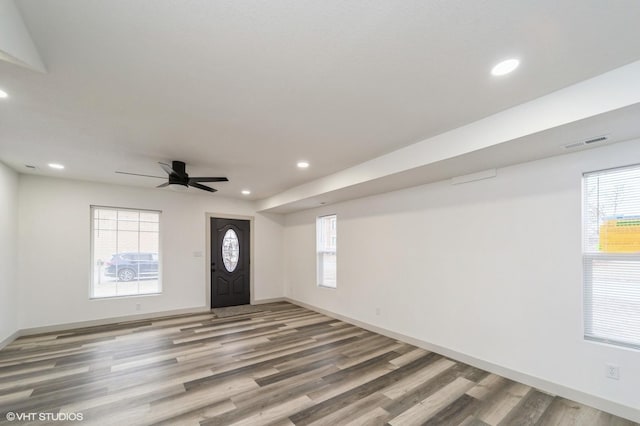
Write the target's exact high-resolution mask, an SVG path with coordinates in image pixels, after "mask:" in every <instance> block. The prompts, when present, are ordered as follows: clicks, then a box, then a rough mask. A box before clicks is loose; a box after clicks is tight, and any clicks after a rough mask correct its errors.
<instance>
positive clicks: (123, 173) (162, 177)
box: [116, 170, 167, 179]
mask: <svg viewBox="0 0 640 426" xmlns="http://www.w3.org/2000/svg"><path fill="white" fill-rule="evenodd" d="M116 173H119V174H121V175H132V176H144V177H152V178H156V179H166V178H167V177H166V176H151V175H141V174H140V173H129V172H119V171H117V170H116Z"/></svg>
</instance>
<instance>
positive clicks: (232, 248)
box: [222, 229, 240, 272]
mask: <svg viewBox="0 0 640 426" xmlns="http://www.w3.org/2000/svg"><path fill="white" fill-rule="evenodd" d="M239 257H240V242H239V241H238V235H236V231H234V230H233V229H228V230H227V232H225V233H224V238H222V262H223V263H224V267H225V269H226V270H227V271H229V272H233V271H235V270H236V268H237V267H238V258H239Z"/></svg>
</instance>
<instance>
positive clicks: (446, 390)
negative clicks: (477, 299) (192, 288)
mask: <svg viewBox="0 0 640 426" xmlns="http://www.w3.org/2000/svg"><path fill="white" fill-rule="evenodd" d="M262 308H263V309H264V310H263V311H262V312H257V313H251V314H246V315H241V316H235V317H231V318H216V317H215V315H213V314H209V313H206V314H197V315H182V316H175V317H167V318H159V319H154V320H148V321H136V322H129V323H120V324H113V325H109V326H100V327H90V328H84V329H75V330H70V331H68V332H62V333H60V332H59V333H48V334H40V335H35V336H28V337H23V338H20V339H17V340H16V341H15V342H13V343H12V344H11V345H9V346H7V347H6V348H5V349H3V350H2V351H0V424H29V421H26V422H24V421H22V422H20V421H18V420H15V421H13V422H9V421H7V420H6V418H5V414H6V413H7V412H9V411H11V412H14V413H18V414H20V413H52V414H51V415H54V414H56V415H58V416H62V414H65V413H66V414H68V413H81V415H82V418H83V420H82V422H77V421H76V422H68V424H83V425H88V424H96V425H127V426H128V425H147V424H166V425H189V424H201V425H252V426H253V425H274V426H276V425H277V426H285V425H313V426H322V425H331V426H335V425H387V424H388V425H393V426H396V425H464V426H477V425H483V426H484V425H565V424H566V425H580V426H589V425H614V426H615V425H620V426H627V425H633V424H634V423H632V422H630V421H627V420H624V419H621V418H618V417H615V416H613V415H610V414H607V413H604V412H601V411H598V410H596V409H594V408H590V407H587V406H584V405H581V404H578V403H575V402H572V401H568V400H566V399H563V398H558V397H554V396H552V395H548V394H546V393H544V392H541V391H539V390H536V389H533V388H530V387H528V386H525V385H523V384H520V383H516V382H513V381H510V380H507V379H505V378H502V377H500V376H496V375H494V374H490V373H488V372H486V371H482V370H479V369H477V368H474V367H471V366H469V365H465V364H462V363H459V362H455V361H453V360H450V359H448V358H445V357H443V356H440V355H438V354H436V353H432V352H428V351H425V350H423V349H419V348H416V347H414V346H411V345H409V344H406V343H403V342H399V341H396V340H393V339H390V338H387V337H384V336H380V335H378V334H375V333H371V332H369V331H366V330H363V329H360V328H358V327H355V326H352V325H349V324H346V323H344V322H341V321H338V320H335V319H332V318H329V317H326V316H324V315H321V314H318V313H316V312H313V311H310V310H307V309H304V308H301V307H298V306H295V305H292V304H289V303H274V304H269V305H263V306H262ZM61 413H62V414H61ZM57 418H60V417H57ZM62 418H64V417H62ZM53 419H55V418H53ZM32 420H34V421H32V422H31V423H33V424H45V423H47V422H46V421H45V422H41V421H39V419H37V418H36V419H32ZM50 420H51V418H50ZM50 423H51V424H61V423H63V422H50Z"/></svg>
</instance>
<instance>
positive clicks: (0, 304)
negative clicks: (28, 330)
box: [0, 163, 18, 342]
mask: <svg viewBox="0 0 640 426" xmlns="http://www.w3.org/2000/svg"><path fill="white" fill-rule="evenodd" d="M0 206H2V208H0V342H2V341H3V340H5V339H7V337H9V336H11V335H12V334H13V333H15V332H16V331H17V330H18V303H17V302H18V280H17V268H16V260H17V257H16V251H17V248H18V240H17V235H18V231H17V229H18V175H17V174H16V173H15V172H14V171H12V170H11V169H9V168H8V167H7V166H5V165H4V164H2V163H0Z"/></svg>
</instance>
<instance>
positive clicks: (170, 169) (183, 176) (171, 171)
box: [116, 161, 229, 192]
mask: <svg viewBox="0 0 640 426" xmlns="http://www.w3.org/2000/svg"><path fill="white" fill-rule="evenodd" d="M158 164H160V167H162V170H164V171H165V172H167V174H168V175H169V180H168V181H167V182H165V183H163V184H160V185H158V186H157V187H156V188H164V187H165V186H168V187H169V188H171V189H177V190H185V189H187V188H188V187H190V186H192V187H194V188H198V189H202V190H203V191H208V192H216V191H217V189H213V188H211V187H209V186H206V185H202V184H200V182H228V181H229V179H227V178H226V177H189V175H188V174H187V171H186V164H185V163H184V162H182V161H172V162H171V165H168V164H166V163H161V162H159V163H158ZM116 173H120V174H122V175H133V176H145V177H152V178H157V179H166V178H165V177H161V176H151V175H142V174H139V173H128V172H119V171H116Z"/></svg>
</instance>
